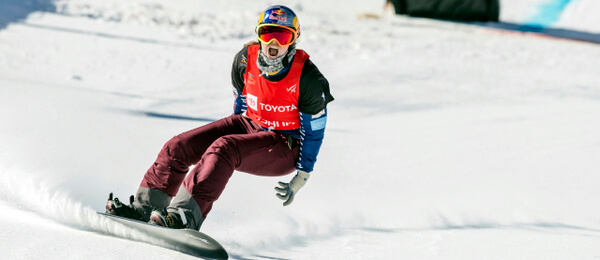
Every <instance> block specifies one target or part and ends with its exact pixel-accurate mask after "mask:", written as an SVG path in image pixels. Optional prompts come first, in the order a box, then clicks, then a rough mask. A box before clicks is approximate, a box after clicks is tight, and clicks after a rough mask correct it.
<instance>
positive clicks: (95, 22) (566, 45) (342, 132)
mask: <svg viewBox="0 0 600 260" xmlns="http://www.w3.org/2000/svg"><path fill="white" fill-rule="evenodd" d="M551 2H557V1H543V0H528V1H521V0H503V1H501V8H502V9H501V16H500V18H501V20H503V21H508V22H513V23H520V22H525V21H528V20H530V19H531V17H532V16H535V15H540V14H539V13H537V11H538V10H539V9H540V8H541V7H540V6H542V5H547V4H552V3H551ZM277 3H283V4H286V5H288V6H290V7H292V8H293V9H294V10H296V12H297V14H298V15H299V19H300V23H301V26H302V36H301V38H300V42H299V44H298V47H299V48H302V49H304V50H306V51H307V52H308V53H309V54H310V55H311V59H312V60H313V61H314V63H315V64H316V65H317V66H318V67H319V69H320V70H321V71H322V73H323V74H324V75H325V76H326V77H327V78H328V80H329V82H330V84H331V91H332V94H333V95H334V96H335V98H336V100H335V101H334V102H333V103H331V104H330V105H329V118H328V119H329V120H328V126H327V130H326V137H325V141H324V144H323V147H322V149H321V154H320V156H319V158H318V162H317V165H316V167H315V171H314V173H313V176H312V177H311V179H310V180H309V182H308V184H307V185H306V186H305V187H304V188H303V189H302V190H301V191H300V192H299V193H298V195H297V197H296V199H295V201H294V203H293V204H292V205H291V206H289V207H285V208H284V207H283V206H282V205H281V201H280V200H279V199H277V198H276V197H275V191H274V190H273V188H274V187H275V186H276V184H277V181H286V182H287V181H289V179H290V178H291V176H285V177H282V178H266V177H257V176H251V175H248V174H244V173H235V174H234V176H233V177H232V178H231V180H230V182H229V184H228V185H227V188H226V189H225V191H224V193H223V195H222V196H221V198H220V199H219V200H218V201H217V202H216V203H215V205H214V208H213V211H212V212H211V214H210V215H209V217H208V219H207V220H206V221H205V223H204V225H203V227H202V229H201V231H203V232H205V233H207V234H210V235H211V236H212V237H214V238H215V239H217V240H218V241H220V242H221V243H222V244H223V245H224V247H225V248H226V249H227V250H228V252H229V253H230V256H231V258H232V259H600V176H599V174H598V173H599V172H600V45H598V44H593V43H586V42H578V41H572V40H564V39H555V38H548V37H537V36H536V35H535V34H523V33H505V32H502V31H498V30H491V29H487V28H484V27H476V26H472V25H466V24H457V23H449V22H442V21H435V20H428V19H419V18H408V17H399V16H395V17H386V18H384V19H379V20H374V19H358V18H357V15H358V14H359V13H361V12H371V13H380V12H381V10H382V6H383V1H358V0H352V1H342V2H340V1H322V0H319V1H317V0H303V1H299V0H294V1H280V2H274V1H265V0H256V1H242V0H221V1H212V0H211V1H208V0H172V1H160V0H129V1H119V0H105V1H97V0H60V1H56V2H52V1H50V0H30V1H17V0H0V9H1V10H2V11H0V14H1V16H0V17H2V18H0V252H2V253H1V255H2V256H1V257H0V258H2V259H174V258H177V259H196V258H195V257H193V256H190V255H186V254H182V253H180V252H177V251H173V250H170V249H165V248H162V247H157V246H153V245H149V244H147V243H140V242H135V241H131V240H128V239H121V238H115V237H112V236H107V235H103V234H102V233H103V232H108V231H111V232H114V233H119V234H121V236H122V237H127V238H132V239H137V240H144V241H148V242H150V243H156V241H153V240H152V239H148V238H144V237H143V236H140V235H139V234H135V233H127V232H126V231H125V229H123V228H121V227H119V226H115V225H113V224H111V223H110V222H108V221H106V220H103V219H102V218H99V217H98V216H97V215H96V213H95V212H96V211H103V210H104V204H105V201H106V199H107V196H108V193H109V192H114V193H115V195H116V196H118V197H120V198H122V199H124V200H126V198H127V197H128V196H129V195H130V194H133V193H134V192H135V191H136V189H137V187H138V185H139V183H140V181H141V179H142V176H143V174H144V173H145V171H146V170H147V169H148V167H150V165H151V163H152V162H153V161H154V159H155V158H156V155H157V154H158V152H159V150H160V149H161V147H162V145H163V144H164V143H165V142H166V141H167V140H168V139H169V138H171V137H172V136H174V135H176V134H178V133H181V132H183V131H187V130H189V129H192V128H195V127H198V126H201V125H203V124H206V123H208V122H210V121H212V120H215V119H218V118H221V117H224V116H227V115H229V114H230V113H231V112H232V104H233V103H232V102H233V96H232V92H231V89H232V86H231V80H230V70H231V63H232V60H233V56H234V55H235V53H236V52H237V51H239V50H240V49H241V47H242V45H243V44H244V43H246V42H248V41H250V40H252V39H254V37H255V36H254V34H253V30H254V27H255V22H256V20H257V17H258V14H259V13H260V11H262V10H263V9H264V8H265V7H267V6H269V5H272V4H277ZM599 12H600V2H599V1H594V0H576V1H571V3H569V4H568V5H567V6H566V8H565V9H564V10H563V12H562V13H561V15H560V17H559V19H558V20H557V21H555V23H553V24H552V25H551V26H556V27H560V28H567V29H572V30H580V31H586V32H590V33H600V20H599V18H598V17H600V16H599V15H598V13H599Z"/></svg>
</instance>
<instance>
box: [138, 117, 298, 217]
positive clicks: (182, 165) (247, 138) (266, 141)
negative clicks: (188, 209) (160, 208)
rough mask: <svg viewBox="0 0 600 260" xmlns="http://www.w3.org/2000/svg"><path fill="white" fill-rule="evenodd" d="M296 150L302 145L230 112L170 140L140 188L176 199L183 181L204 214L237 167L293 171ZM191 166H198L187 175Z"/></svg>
mask: <svg viewBox="0 0 600 260" xmlns="http://www.w3.org/2000/svg"><path fill="white" fill-rule="evenodd" d="M298 154H299V148H298V147H295V148H293V149H290V146H288V144H287V138H286V137H285V136H283V135H281V134H278V133H275V132H272V131H263V130H262V128H261V127H260V126H259V125H257V124H256V123H254V122H253V121H252V120H251V119H248V118H246V117H243V116H241V115H232V116H229V117H226V118H223V119H221V120H218V121H215V122H212V123H210V124H207V125H204V126H201V127H199V128H196V129H193V130H190V131H188V132H185V133H182V134H180V135H177V136H175V137H173V138H172V139H171V140H169V141H168V142H167V143H166V144H165V145H164V147H163V148H162V150H161V151H160V153H159V154H158V158H157V159H156V162H154V164H153V165H152V166H151V167H150V169H149V170H148V171H147V172H146V174H145V175H144V179H143V180H142V183H141V186H142V187H145V188H150V189H157V190H161V191H163V192H165V193H166V194H167V195H169V196H170V197H171V198H172V197H174V196H175V195H176V194H177V192H178V191H179V188H180V186H181V184H182V182H183V187H184V188H185V189H186V190H187V191H188V192H189V193H190V194H191V195H192V197H193V198H194V200H195V201H196V203H198V206H199V207H200V210H201V211H202V215H203V217H204V218H206V215H207V214H208V213H209V212H210V210H211V208H212V204H213V202H214V201H216V200H217V199H218V198H219V196H220V195H221V193H222V192H223V189H225V185H226V184H227V182H228V181H229V178H230V177H231V175H232V173H233V172H234V170H237V171H241V172H246V173H250V174H255V175H260V176H282V175H286V174H289V173H291V172H293V171H294V170H295V166H296V162H297V160H298ZM192 165H196V166H195V167H194V168H193V169H192V171H191V172H190V174H187V172H188V171H189V167H190V166H192ZM186 174H187V177H186Z"/></svg>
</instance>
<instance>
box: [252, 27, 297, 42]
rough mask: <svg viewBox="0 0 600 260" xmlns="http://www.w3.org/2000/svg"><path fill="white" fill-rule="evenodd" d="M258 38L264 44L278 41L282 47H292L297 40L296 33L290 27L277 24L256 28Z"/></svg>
mask: <svg viewBox="0 0 600 260" xmlns="http://www.w3.org/2000/svg"><path fill="white" fill-rule="evenodd" d="M256 36H257V37H258V40H259V41H261V42H262V43H264V44H270V43H272V42H273V41H277V43H279V45H281V46H288V45H292V43H294V41H295V40H296V37H297V35H296V32H295V31H294V30H292V29H290V28H288V27H285V26H281V25H276V24H262V25H259V26H258V27H256Z"/></svg>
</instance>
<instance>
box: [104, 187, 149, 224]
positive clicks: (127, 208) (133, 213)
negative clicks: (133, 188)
mask: <svg viewBox="0 0 600 260" xmlns="http://www.w3.org/2000/svg"><path fill="white" fill-rule="evenodd" d="M133 201H134V196H133V195H131V196H130V197H129V205H125V204H123V203H122V202H121V201H120V200H119V198H114V199H113V194H112V192H111V193H110V194H109V195H108V201H107V202H106V214H111V215H115V216H119V217H124V218H131V219H135V220H140V221H145V220H144V218H143V217H142V215H141V214H140V213H139V212H138V211H137V210H136V209H135V208H134V207H133V205H132V204H133Z"/></svg>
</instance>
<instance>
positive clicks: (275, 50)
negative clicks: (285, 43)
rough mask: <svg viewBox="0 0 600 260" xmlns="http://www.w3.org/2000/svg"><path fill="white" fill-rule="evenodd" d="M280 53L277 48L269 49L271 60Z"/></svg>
mask: <svg viewBox="0 0 600 260" xmlns="http://www.w3.org/2000/svg"><path fill="white" fill-rule="evenodd" d="M278 53H279V50H278V49H277V48H273V47H269V56H271V58H275V57H277V54H278Z"/></svg>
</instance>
